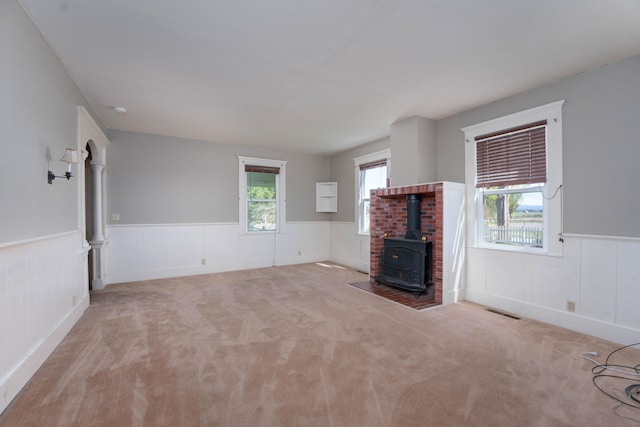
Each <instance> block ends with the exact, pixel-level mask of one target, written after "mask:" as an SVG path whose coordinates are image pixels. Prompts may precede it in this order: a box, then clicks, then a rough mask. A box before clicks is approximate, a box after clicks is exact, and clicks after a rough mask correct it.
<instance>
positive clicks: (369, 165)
mask: <svg viewBox="0 0 640 427" xmlns="http://www.w3.org/2000/svg"><path fill="white" fill-rule="evenodd" d="M386 165H387V159H382V160H376V161H375V162H369V163H363V164H361V165H360V170H361V171H362V170H365V169H373V168H378V167H381V166H386Z"/></svg>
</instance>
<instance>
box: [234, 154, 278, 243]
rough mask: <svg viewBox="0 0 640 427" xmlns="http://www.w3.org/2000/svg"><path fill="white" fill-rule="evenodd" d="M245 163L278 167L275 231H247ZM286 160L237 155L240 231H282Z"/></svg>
mask: <svg viewBox="0 0 640 427" xmlns="http://www.w3.org/2000/svg"><path fill="white" fill-rule="evenodd" d="M245 165H252V166H266V167H274V168H280V173H279V174H278V175H277V176H276V211H277V214H276V215H277V218H276V231H275V232H274V231H249V230H248V225H249V224H247V173H246V172H245V170H244V167H245ZM286 177H287V161H286V160H272V159H262V158H258V157H245V156H238V182H239V185H238V201H239V203H238V213H239V222H240V224H239V225H240V233H241V234H247V235H263V234H269V233H284V231H285V220H286V201H287V197H286V182H287V179H286Z"/></svg>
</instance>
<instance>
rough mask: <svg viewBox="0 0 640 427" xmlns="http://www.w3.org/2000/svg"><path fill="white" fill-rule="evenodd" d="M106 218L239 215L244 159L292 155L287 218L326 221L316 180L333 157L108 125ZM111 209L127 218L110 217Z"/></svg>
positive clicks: (167, 220) (222, 218)
mask: <svg viewBox="0 0 640 427" xmlns="http://www.w3.org/2000/svg"><path fill="white" fill-rule="evenodd" d="M107 136H108V137H109V140H110V141H111V143H110V144H109V148H108V150H107V207H108V214H107V217H108V218H107V219H108V221H109V223H112V224H172V223H224V222H238V159H237V157H236V156H238V155H240V156H248V157H261V158H268V159H277V160H286V161H287V178H286V179H287V182H286V191H287V221H326V220H328V219H329V216H328V214H320V213H316V212H315V183H316V182H321V181H328V180H329V159H328V157H324V156H316V155H307V154H300V153H293V152H289V151H282V150H274V149H268V148H263V147H249V146H240V145H228V144H217V143H212V142H205V141H196V140H189V139H182V138H174V137H166V136H158V135H150V134H141V133H132V132H122V131H109V132H107ZM112 213H118V214H120V221H111V219H110V217H111V214H112Z"/></svg>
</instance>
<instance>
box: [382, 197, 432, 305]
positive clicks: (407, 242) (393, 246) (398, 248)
mask: <svg viewBox="0 0 640 427" xmlns="http://www.w3.org/2000/svg"><path fill="white" fill-rule="evenodd" d="M432 247H433V244H432V242H427V240H426V238H425V237H423V236H422V235H421V233H420V195H418V194H408V195H407V232H406V234H405V237H404V238H389V237H386V235H385V239H384V246H383V250H382V254H381V256H380V270H379V271H380V275H378V276H375V277H374V278H373V279H374V280H375V281H376V282H377V283H384V284H385V285H389V286H393V287H395V288H399V289H404V290H407V291H411V292H413V294H414V295H415V297H416V298H418V297H419V296H420V294H421V293H423V292H425V291H426V289H427V287H428V286H429V285H431V284H432V280H431V254H432Z"/></svg>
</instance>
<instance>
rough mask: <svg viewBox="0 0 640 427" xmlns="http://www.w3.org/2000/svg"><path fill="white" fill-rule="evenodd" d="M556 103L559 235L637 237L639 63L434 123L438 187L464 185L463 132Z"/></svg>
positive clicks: (578, 77)
mask: <svg viewBox="0 0 640 427" xmlns="http://www.w3.org/2000/svg"><path fill="white" fill-rule="evenodd" d="M560 99H565V100H566V103H565V104H564V107H563V121H564V123H563V176H564V180H563V181H564V182H563V184H564V199H563V204H564V231H565V232H567V233H579V234H593V235H610V236H633V237H640V221H638V212H640V198H638V197H637V196H638V195H639V193H640V191H639V190H638V184H639V182H640V168H639V167H638V162H639V161H640V56H635V57H632V58H628V59H625V60H622V61H619V62H616V63H614V64H609V65H607V66H604V67H600V68H597V69H594V70H591V71H587V72H584V73H581V74H578V75H576V76H573V77H569V78H566V79H563V80H560V81H558V82H556V83H553V84H550V85H547V86H543V87H540V88H537V89H533V90H531V91H528V92H525V93H522V94H519V95H516V96H513V97H510V98H507V99H504V100H501V101H498V102H495V103H492V104H489V105H486V106H483V107H479V108H476V109H473V110H470V111H467V112H464V113H461V114H458V115H455V116H453V117H450V118H447V119H443V120H440V121H438V179H439V180H448V181H457V182H464V138H463V133H462V131H461V130H460V129H461V128H463V127H465V126H469V125H473V124H476V123H480V122H483V121H486V120H490V119H494V118H497V117H501V116H504V115H507V114H511V113H515V112H518V111H522V110H526V109H528V108H532V107H537V106H539V105H543V104H546V103H549V102H553V101H558V100H560ZM391 155H392V159H393V153H391ZM392 161H393V160H392Z"/></svg>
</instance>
